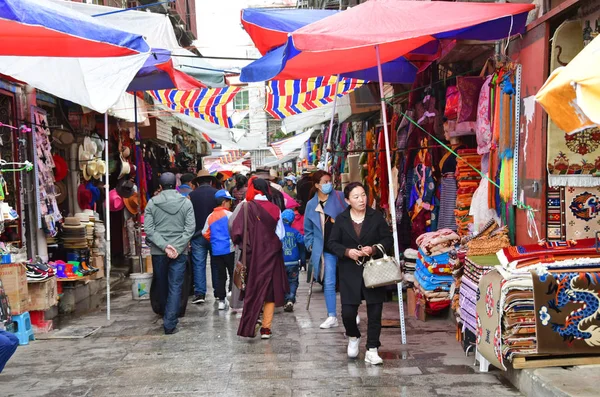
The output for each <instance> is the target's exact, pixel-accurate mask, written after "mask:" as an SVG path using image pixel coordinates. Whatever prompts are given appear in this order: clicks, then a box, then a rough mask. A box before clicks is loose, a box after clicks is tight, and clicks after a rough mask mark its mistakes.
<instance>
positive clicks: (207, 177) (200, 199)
mask: <svg viewBox="0 0 600 397" xmlns="http://www.w3.org/2000/svg"><path fill="white" fill-rule="evenodd" d="M194 180H195V181H196V182H197V187H196V189H194V191H193V192H191V193H190V195H189V198H190V200H191V201H192V205H193V206H194V214H195V216H196V233H195V234H194V238H192V267H193V269H194V299H193V300H192V303H204V302H206V259H207V258H208V252H209V250H210V243H209V242H208V240H206V239H205V238H204V236H202V228H203V227H204V224H205V223H206V219H207V218H208V215H210V213H211V212H213V210H214V209H215V208H216V207H217V199H216V198H215V194H217V191H218V190H217V189H215V187H214V184H215V183H216V179H215V177H214V176H212V175H211V174H210V173H209V172H208V171H207V170H200V171H198V175H197V177H196V179H194ZM210 270H211V280H212V285H213V288H215V286H216V285H217V274H218V270H217V267H216V266H215V264H213V263H212V262H211V265H210Z"/></svg>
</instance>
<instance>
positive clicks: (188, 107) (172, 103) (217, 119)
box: [149, 86, 240, 128]
mask: <svg viewBox="0 0 600 397" xmlns="http://www.w3.org/2000/svg"><path fill="white" fill-rule="evenodd" d="M239 90H240V88H239V87H233V86H230V87H224V88H205V89H201V90H192V91H181V90H155V91H149V93H150V94H151V95H152V97H154V99H156V100H157V101H159V102H160V103H162V104H163V105H165V106H167V107H168V108H169V109H171V110H174V111H176V112H179V113H182V114H186V115H188V116H191V117H195V118H197V119H202V120H205V121H208V122H210V123H213V124H217V125H220V126H223V127H227V128H232V127H233V122H232V121H231V117H229V116H228V115H227V104H228V103H229V102H231V101H232V100H233V98H234V97H235V96H236V94H237V93H238V92H239Z"/></svg>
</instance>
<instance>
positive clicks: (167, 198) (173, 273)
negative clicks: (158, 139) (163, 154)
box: [144, 172, 196, 335]
mask: <svg viewBox="0 0 600 397" xmlns="http://www.w3.org/2000/svg"><path fill="white" fill-rule="evenodd" d="M175 184H176V179H175V175H173V174H172V173H170V172H166V173H164V174H162V175H161V177H160V185H161V187H162V192H161V193H160V194H158V195H157V196H154V197H153V198H152V199H151V200H150V201H149V202H148V205H147V206H146V212H145V215H144V230H145V232H146V240H147V241H148V242H149V243H150V248H151V250H152V251H151V252H152V269H153V271H154V273H155V278H154V280H155V284H153V285H152V288H153V289H154V288H157V289H158V293H159V294H160V295H162V296H164V295H166V296H167V304H166V307H165V316H164V318H163V326H164V329H165V334H167V335H170V334H174V333H175V332H177V329H176V327H177V312H178V310H179V304H180V299H181V291H182V288H183V280H184V274H185V265H186V262H187V254H188V245H189V243H190V240H191V239H192V236H193V235H194V232H195V231H196V220H195V217H194V208H193V206H192V203H191V202H190V200H188V199H187V198H185V197H183V196H182V195H181V194H180V193H179V192H178V191H177V190H175Z"/></svg>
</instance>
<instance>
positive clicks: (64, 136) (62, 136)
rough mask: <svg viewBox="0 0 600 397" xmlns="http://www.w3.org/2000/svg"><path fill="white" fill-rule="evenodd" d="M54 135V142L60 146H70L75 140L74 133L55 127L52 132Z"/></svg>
mask: <svg viewBox="0 0 600 397" xmlns="http://www.w3.org/2000/svg"><path fill="white" fill-rule="evenodd" d="M52 137H53V138H54V140H53V142H54V143H57V144H58V145H60V146H69V145H71V144H72V143H73V142H75V137H74V136H73V134H71V133H70V132H69V131H66V130H61V129H55V130H54V131H53V132H52Z"/></svg>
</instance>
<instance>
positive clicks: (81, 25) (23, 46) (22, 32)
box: [0, 0, 150, 58]
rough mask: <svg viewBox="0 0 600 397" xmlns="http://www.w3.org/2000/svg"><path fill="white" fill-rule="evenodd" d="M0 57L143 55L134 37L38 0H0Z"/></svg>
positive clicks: (140, 41)
mask: <svg viewBox="0 0 600 397" xmlns="http://www.w3.org/2000/svg"><path fill="white" fill-rule="evenodd" d="M0 42H1V43H2V45H1V46H0V56H6V55H8V56H38V57H86V58H100V57H122V56H127V55H135V54H138V53H147V52H148V51H149V50H150V48H149V47H148V44H146V42H145V41H144V39H143V38H142V37H141V36H140V35H137V34H131V33H127V32H124V31H121V30H117V29H114V28H111V27H108V26H106V25H104V24H102V23H101V22H99V21H95V20H94V19H93V18H91V17H87V16H84V15H82V14H81V13H78V12H75V11H72V10H70V9H68V8H66V7H62V6H60V5H56V4H53V3H51V2H48V1H42V0H0Z"/></svg>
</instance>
